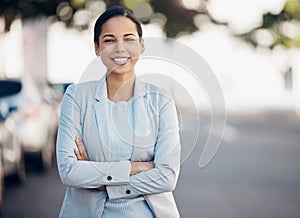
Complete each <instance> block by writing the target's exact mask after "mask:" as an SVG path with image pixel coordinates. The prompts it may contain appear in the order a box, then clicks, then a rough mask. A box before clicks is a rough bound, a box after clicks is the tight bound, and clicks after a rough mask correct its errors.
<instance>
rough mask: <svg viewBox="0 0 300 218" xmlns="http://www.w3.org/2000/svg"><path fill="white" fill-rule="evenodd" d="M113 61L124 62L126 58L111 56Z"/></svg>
mask: <svg viewBox="0 0 300 218" xmlns="http://www.w3.org/2000/svg"><path fill="white" fill-rule="evenodd" d="M113 60H114V62H116V63H125V62H126V61H127V60H128V58H113Z"/></svg>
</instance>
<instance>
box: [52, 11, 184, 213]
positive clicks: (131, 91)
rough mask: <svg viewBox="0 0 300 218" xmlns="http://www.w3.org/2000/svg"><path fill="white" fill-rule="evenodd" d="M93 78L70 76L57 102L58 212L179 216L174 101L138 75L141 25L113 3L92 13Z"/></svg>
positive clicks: (177, 142) (141, 50)
mask: <svg viewBox="0 0 300 218" xmlns="http://www.w3.org/2000/svg"><path fill="white" fill-rule="evenodd" d="M94 43H95V52H96V55H97V56H100V57H101V60H102V62H103V63H104V65H105V66H106V68H107V72H106V74H105V76H104V77H103V78H101V79H100V80H98V81H92V82H85V83H80V84H74V85H71V86H69V88H68V89H67V91H66V93H65V95H64V98H63V101H62V107H61V113H60V123H59V130H58V136H57V162H58V169H59V174H60V177H61V180H62V182H63V183H64V184H65V185H66V186H67V190H66V195H65V199H64V202H63V205H62V208H61V211H60V215H59V216H60V217H64V218H65V217H66V218H67V217H70V218H75V217H78V218H79V217H80V218H83V217H91V218H94V217H139V218H140V217H143V218H146V217H179V213H178V210H177V207H176V204H175V201H174V198H173V195H172V191H173V190H174V188H175V186H176V182H177V179H178V174H179V167H180V140H179V133H178V122H177V114H176V107H175V105H174V102H173V101H172V99H171V98H170V97H169V96H168V95H167V93H166V92H165V91H163V90H162V89H160V88H158V87H156V86H154V85H151V84H148V83H144V82H142V81H140V80H139V79H138V78H136V77H135V71H134V67H135V64H136V62H137V61H138V58H139V55H140V54H141V53H142V52H143V50H144V41H143V39H142V28H141V24H140V23H139V22H138V20H137V19H136V18H135V17H134V16H133V15H132V13H131V12H129V11H128V10H126V9H124V8H122V7H119V6H116V7H112V8H109V9H108V10H107V11H105V12H104V13H103V14H102V15H101V16H100V17H99V18H98V20H97V21H96V24H95V28H94Z"/></svg>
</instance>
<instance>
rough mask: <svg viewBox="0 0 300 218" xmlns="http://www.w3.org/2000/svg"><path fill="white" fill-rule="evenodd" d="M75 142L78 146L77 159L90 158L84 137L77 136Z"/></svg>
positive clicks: (76, 149) (75, 150) (76, 150)
mask: <svg viewBox="0 0 300 218" xmlns="http://www.w3.org/2000/svg"><path fill="white" fill-rule="evenodd" d="M75 142H76V146H77V148H75V149H74V153H75V155H76V157H77V160H89V158H88V156H87V153H86V150H85V146H84V144H83V141H82V139H81V138H80V137H79V136H76V139H75Z"/></svg>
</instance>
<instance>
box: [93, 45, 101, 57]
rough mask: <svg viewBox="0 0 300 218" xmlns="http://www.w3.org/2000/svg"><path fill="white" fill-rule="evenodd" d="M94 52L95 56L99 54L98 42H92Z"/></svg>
mask: <svg viewBox="0 0 300 218" xmlns="http://www.w3.org/2000/svg"><path fill="white" fill-rule="evenodd" d="M94 48H95V53H96V55H97V56H100V45H99V43H94Z"/></svg>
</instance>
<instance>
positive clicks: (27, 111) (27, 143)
mask: <svg viewBox="0 0 300 218" xmlns="http://www.w3.org/2000/svg"><path fill="white" fill-rule="evenodd" d="M22 85H23V88H22V91H21V92H20V93H19V94H18V99H19V101H17V102H18V105H17V107H18V108H19V110H20V112H21V116H22V117H21V119H19V120H20V122H19V123H18V125H17V134H18V136H19V138H20V140H21V142H22V145H23V151H24V153H25V158H26V160H28V162H30V163H32V164H33V165H34V167H35V168H36V169H38V170H46V169H47V168H49V167H50V166H51V165H52V163H53V159H54V156H55V155H54V154H55V140H56V138H55V137H56V132H57V127H56V126H57V124H56V123H57V113H56V112H55V106H54V105H55V104H56V96H55V93H54V92H53V91H52V90H51V88H50V87H49V86H47V85H44V86H38V85H37V84H35V83H34V82H33V81H32V80H30V79H29V78H24V79H22Z"/></svg>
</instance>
